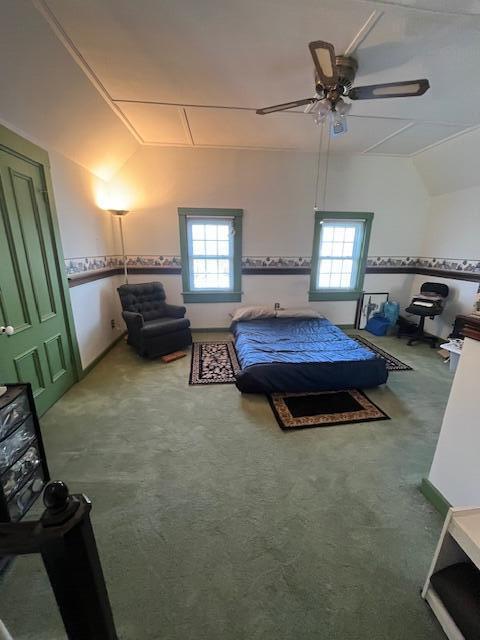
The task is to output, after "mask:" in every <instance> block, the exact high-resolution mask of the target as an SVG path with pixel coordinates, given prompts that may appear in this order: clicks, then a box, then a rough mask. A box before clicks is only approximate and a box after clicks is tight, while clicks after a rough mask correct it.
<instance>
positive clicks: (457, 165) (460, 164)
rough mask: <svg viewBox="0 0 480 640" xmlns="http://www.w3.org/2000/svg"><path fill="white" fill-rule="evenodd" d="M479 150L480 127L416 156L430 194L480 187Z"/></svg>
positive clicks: (453, 212) (418, 168) (417, 164)
mask: <svg viewBox="0 0 480 640" xmlns="http://www.w3.org/2000/svg"><path fill="white" fill-rule="evenodd" d="M479 149H480V129H475V130H474V131H470V132H468V133H466V134H464V135H462V136H458V137H456V138H454V139H453V140H449V141H448V142H445V143H444V144H441V145H438V146H436V147H434V148H433V149H429V150H428V151H425V152H424V153H421V154H419V155H418V156H416V157H415V158H414V163H415V166H416V168H417V170H418V172H419V173H420V175H421V177H422V179H423V181H424V182H425V185H426V187H427V189H428V191H429V193H430V195H432V196H437V195H440V194H442V193H449V192H451V191H459V190H460V189H469V188H470V187H476V186H479V185H480V171H479V166H478V165H479V162H478V150H479ZM478 215H479V217H480V205H479V213H478ZM452 216H455V211H452Z"/></svg>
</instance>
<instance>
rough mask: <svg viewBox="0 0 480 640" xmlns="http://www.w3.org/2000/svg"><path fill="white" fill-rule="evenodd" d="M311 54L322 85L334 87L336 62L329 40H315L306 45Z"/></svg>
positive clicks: (335, 82)
mask: <svg viewBox="0 0 480 640" xmlns="http://www.w3.org/2000/svg"><path fill="white" fill-rule="evenodd" d="M308 48H309V49H310V53H311V54H312V58H313V62H314V64H315V69H316V70H317V75H318V78H319V80H320V83H321V85H322V86H323V87H334V86H335V85H336V84H337V64H336V62H335V49H334V48H333V44H330V42H324V41H323V40H315V42H310V43H309V45H308Z"/></svg>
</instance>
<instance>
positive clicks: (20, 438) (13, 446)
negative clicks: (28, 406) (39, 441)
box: [0, 416, 35, 473]
mask: <svg viewBox="0 0 480 640" xmlns="http://www.w3.org/2000/svg"><path fill="white" fill-rule="evenodd" d="M34 439H35V425H34V422H33V418H32V416H29V417H28V418H27V419H26V420H25V421H24V422H23V424H21V425H20V426H19V427H17V429H16V430H15V431H14V432H13V433H11V434H10V435H9V436H8V438H5V440H2V441H1V442H0V473H4V472H5V471H6V470H7V469H8V467H10V466H11V465H12V464H13V463H14V462H16V461H17V458H19V457H20V456H21V455H22V453H23V450H24V449H26V448H27V447H28V445H29V444H30V443H31V442H32V441H33V440H34Z"/></svg>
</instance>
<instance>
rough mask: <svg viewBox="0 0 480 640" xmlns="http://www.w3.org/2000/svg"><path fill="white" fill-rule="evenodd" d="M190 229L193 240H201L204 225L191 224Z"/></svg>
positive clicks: (203, 235) (203, 234) (203, 236)
mask: <svg viewBox="0 0 480 640" xmlns="http://www.w3.org/2000/svg"><path fill="white" fill-rule="evenodd" d="M191 229H192V238H193V240H203V239H204V238H205V225H203V224H192V226H191Z"/></svg>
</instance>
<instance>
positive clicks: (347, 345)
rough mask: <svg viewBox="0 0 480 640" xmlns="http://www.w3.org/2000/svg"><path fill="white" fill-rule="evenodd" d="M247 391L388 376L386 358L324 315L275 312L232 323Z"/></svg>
mask: <svg viewBox="0 0 480 640" xmlns="http://www.w3.org/2000/svg"><path fill="white" fill-rule="evenodd" d="M232 331H233V334H234V336H235V347H236V350H237V355H238V359H239V362H240V366H241V367H242V370H241V371H240V372H239V373H238V374H237V387H238V388H239V389H240V390H241V391H246V392H253V393H258V392H267V393H272V392H274V391H291V392H300V391H319V390H329V389H349V388H366V387H374V386H378V385H379V384H383V383H385V382H386V380H387V377H388V373H387V370H386V365H385V361H384V360H383V359H381V358H379V357H378V356H376V354H374V353H373V352H372V351H370V350H369V349H367V348H366V347H364V346H362V345H360V344H359V343H358V342H356V341H355V340H352V339H351V338H349V337H348V336H347V335H346V334H345V333H344V332H343V331H342V330H341V329H339V328H338V327H336V326H335V325H333V324H332V323H331V322H330V321H329V320H327V319H326V318H313V319H299V318H272V319H267V320H252V321H248V322H238V323H235V324H234V325H233V326H232Z"/></svg>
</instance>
